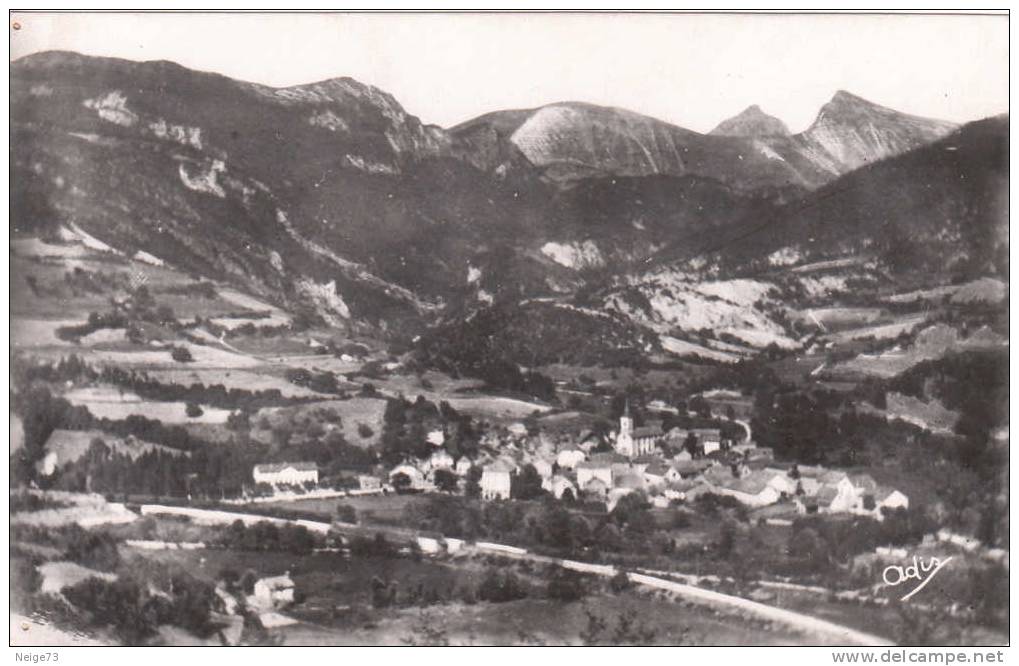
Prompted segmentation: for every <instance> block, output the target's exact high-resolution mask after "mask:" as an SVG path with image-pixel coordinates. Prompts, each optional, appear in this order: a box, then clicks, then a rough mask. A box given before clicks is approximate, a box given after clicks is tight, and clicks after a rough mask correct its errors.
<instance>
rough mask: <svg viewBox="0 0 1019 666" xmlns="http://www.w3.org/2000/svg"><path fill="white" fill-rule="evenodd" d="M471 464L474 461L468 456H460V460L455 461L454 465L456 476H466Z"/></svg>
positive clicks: (472, 464)
mask: <svg viewBox="0 0 1019 666" xmlns="http://www.w3.org/2000/svg"><path fill="white" fill-rule="evenodd" d="M473 466H474V462H473V461H471V459H470V458H468V457H467V456H460V460H457V461H456V467H455V468H454V470H455V471H456V474H457V476H467V473H468V472H470V471H471V467H473Z"/></svg>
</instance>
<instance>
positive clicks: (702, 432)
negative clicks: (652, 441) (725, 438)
mask: <svg viewBox="0 0 1019 666" xmlns="http://www.w3.org/2000/svg"><path fill="white" fill-rule="evenodd" d="M690 436H693V438H694V439H695V440H696V442H697V451H698V453H702V454H708V453H711V452H712V451H718V450H719V449H720V448H722V431H721V430H720V429H718V428H680V427H676V428H673V429H672V430H670V431H669V435H668V437H669V440H670V441H671V442H673V444H680V445H682V444H685V443H686V440H687V438H689V437H690Z"/></svg>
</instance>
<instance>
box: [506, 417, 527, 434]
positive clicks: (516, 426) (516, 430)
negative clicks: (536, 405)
mask: <svg viewBox="0 0 1019 666" xmlns="http://www.w3.org/2000/svg"><path fill="white" fill-rule="evenodd" d="M506 430H508V431H509V434H510V435H512V436H513V437H526V436H527V426H525V425H524V424H523V423H520V422H519V421H518V422H516V423H511V424H509V425H508V426H506Z"/></svg>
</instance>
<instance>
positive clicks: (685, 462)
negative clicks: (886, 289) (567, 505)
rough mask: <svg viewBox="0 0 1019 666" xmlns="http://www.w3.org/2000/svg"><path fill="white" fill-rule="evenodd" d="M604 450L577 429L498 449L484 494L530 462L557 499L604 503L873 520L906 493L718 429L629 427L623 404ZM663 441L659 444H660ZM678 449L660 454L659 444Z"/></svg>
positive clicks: (501, 491)
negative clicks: (786, 459) (634, 497)
mask: <svg viewBox="0 0 1019 666" xmlns="http://www.w3.org/2000/svg"><path fill="white" fill-rule="evenodd" d="M612 438H613V446H612V450H611V451H600V452H599V451H596V450H595V449H596V448H598V447H597V444H598V439H597V438H595V437H588V436H585V434H582V435H581V437H580V441H579V442H578V443H576V444H567V445H565V446H559V447H557V449H556V450H555V451H554V452H552V453H549V452H544V453H543V452H542V451H540V450H533V451H531V452H529V454H528V453H523V454H521V455H516V456H513V455H503V456H501V457H500V458H498V459H496V460H493V461H491V462H489V463H488V464H485V465H484V466H483V472H482V476H481V493H482V497H483V498H485V499H508V498H509V497H510V492H511V487H512V479H513V475H514V474H519V473H520V472H521V470H522V469H523V467H524V466H525V465H532V466H533V467H534V469H535V470H536V471H537V472H538V474H539V475H540V476H541V478H542V486H543V487H544V488H545V489H546V490H548V491H549V492H551V493H552V494H553V495H554V496H555V497H556V498H558V499H562V498H563V497H565V496H566V495H567V494H569V495H570V496H571V497H572V498H575V499H583V500H592V501H604V502H605V503H606V504H607V506H608V507H609V509H610V510H611V509H612V508H613V507H614V506H615V504H616V503H617V502H618V501H619V499H620V498H621V497H623V496H625V495H627V494H629V493H632V492H638V491H639V492H642V493H644V494H645V495H646V496H647V497H648V499H649V501H650V502H651V503H652V505H654V506H657V507H667V506H669V505H671V504H672V503H674V502H689V501H693V500H695V499H697V498H698V497H699V496H702V495H705V494H714V495H721V496H727V497H732V498H733V499H735V500H737V501H738V502H740V503H741V504H743V505H744V506H746V507H748V508H751V509H762V510H764V509H766V508H767V510H764V511H763V512H762V515H764V514H767V515H774V516H775V517H776V519H779V520H781V516H792V515H795V514H806V513H814V512H817V513H855V514H860V515H871V516H873V517H875V518H877V519H878V520H880V519H882V517H883V510H884V509H886V508H887V509H895V508H905V507H908V506H909V498H908V497H906V495H904V494H903V493H902V492H900V491H898V490H895V489H894V488H888V487H884V486H880V485H879V484H877V483H876V482H875V481H874V479H873V478H871V477H870V476H868V475H865V474H857V475H853V474H848V473H846V472H844V471H839V470H832V469H825V468H823V467H819V466H801V465H796V464H793V463H781V462H777V461H775V460H774V456H773V452H772V451H771V449H769V448H766V447H758V446H756V445H755V444H754V443H753V442H743V443H735V442H733V441H729V440H726V439H725V438H724V437H723V436H722V434H721V432H720V430H719V429H718V428H696V429H683V428H673V429H672V430H670V431H669V432H663V431H662V429H661V427H660V426H659V425H658V424H654V423H652V424H650V425H646V426H644V427H640V428H637V427H634V424H633V419H632V418H631V417H630V414H629V409H627V410H625V411H624V413H623V415H622V416H621V417H620V420H619V430H618V431H617V432H616V433H613V434H612ZM663 444H664V445H666V446H663ZM677 448H678V449H679V452H678V453H676V454H674V455H671V456H667V454H666V453H665V451H666V450H669V451H675V450H676V449H677Z"/></svg>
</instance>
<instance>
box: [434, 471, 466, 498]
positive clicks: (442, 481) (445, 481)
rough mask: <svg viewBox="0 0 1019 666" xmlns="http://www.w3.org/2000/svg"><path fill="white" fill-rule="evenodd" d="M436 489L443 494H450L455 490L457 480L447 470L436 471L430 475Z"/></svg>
mask: <svg viewBox="0 0 1019 666" xmlns="http://www.w3.org/2000/svg"><path fill="white" fill-rule="evenodd" d="M432 478H433V480H434V481H435V485H436V487H437V488H438V489H439V490H441V491H442V492H444V493H451V492H454V491H455V490H456V486H457V483H458V481H459V480H458V479H457V477H456V474H454V473H453V472H451V471H450V470H448V469H437V470H435V474H433V475H432Z"/></svg>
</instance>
